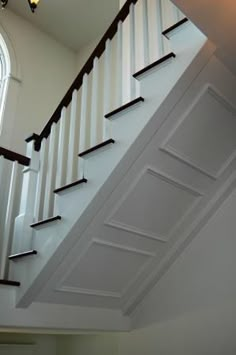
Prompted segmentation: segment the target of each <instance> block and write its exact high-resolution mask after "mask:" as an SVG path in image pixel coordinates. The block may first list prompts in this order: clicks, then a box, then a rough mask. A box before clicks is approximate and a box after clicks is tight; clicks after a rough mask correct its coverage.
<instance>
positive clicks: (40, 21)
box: [8, 0, 119, 51]
mask: <svg viewBox="0 0 236 355" xmlns="http://www.w3.org/2000/svg"><path fill="white" fill-rule="evenodd" d="M8 7H9V8H10V9H11V10H13V11H14V12H15V13H17V14H18V15H20V16H22V17H24V18H25V19H27V20H29V21H30V22H31V23H32V24H34V25H35V26H37V27H39V28H40V29H41V30H43V31H44V32H46V33H48V34H49V35H51V36H52V37H54V38H56V39H57V40H59V41H60V42H62V43H64V44H65V45H66V46H68V47H70V48H72V49H74V50H76V51H77V50H78V49H79V48H81V47H82V46H84V45H85V44H87V43H89V42H90V41H91V40H93V39H95V38H97V37H98V36H99V35H100V34H102V33H103V32H105V30H106V29H107V27H108V26H109V25H110V23H111V22H112V20H113V18H114V17H115V16H116V14H117V12H118V10H119V0H66V1H65V0H41V1H40V4H39V7H38V9H37V11H36V12H35V14H32V13H31V11H30V9H29V6H28V1H27V0H10V1H9V4H8Z"/></svg>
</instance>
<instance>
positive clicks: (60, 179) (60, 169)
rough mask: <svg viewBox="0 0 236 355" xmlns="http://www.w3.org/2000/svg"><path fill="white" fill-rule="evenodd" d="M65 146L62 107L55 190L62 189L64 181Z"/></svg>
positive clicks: (64, 122)
mask: <svg viewBox="0 0 236 355" xmlns="http://www.w3.org/2000/svg"><path fill="white" fill-rule="evenodd" d="M65 146H66V108H65V107H63V109H62V111H61V118H60V121H59V139H58V154H57V171H56V188H59V187H62V186H63V185H64V183H65V181H66V178H65V177H66V164H65Z"/></svg>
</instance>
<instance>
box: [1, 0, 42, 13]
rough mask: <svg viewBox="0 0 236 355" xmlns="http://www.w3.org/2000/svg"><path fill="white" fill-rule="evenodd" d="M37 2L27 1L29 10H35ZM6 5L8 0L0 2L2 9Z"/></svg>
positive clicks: (36, 0)
mask: <svg viewBox="0 0 236 355" xmlns="http://www.w3.org/2000/svg"><path fill="white" fill-rule="evenodd" d="M39 1H40V0H28V3H29V6H30V9H31V11H32V12H34V11H35V10H36V8H37V5H38V3H39ZM7 3H8V0H1V5H2V8H3V9H4V8H5V7H6V5H7Z"/></svg>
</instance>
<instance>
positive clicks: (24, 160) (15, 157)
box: [0, 147, 30, 166]
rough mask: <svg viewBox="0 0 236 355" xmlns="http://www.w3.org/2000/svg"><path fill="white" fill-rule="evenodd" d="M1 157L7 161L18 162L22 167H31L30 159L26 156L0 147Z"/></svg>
mask: <svg viewBox="0 0 236 355" xmlns="http://www.w3.org/2000/svg"><path fill="white" fill-rule="evenodd" d="M1 155H2V156H3V157H4V158H5V159H7V160H11V161H17V162H18V163H19V164H21V165H24V166H29V165H30V158H28V157H26V156H24V155H21V154H18V153H15V152H13V151H11V150H8V149H6V148H3V147H0V156H1Z"/></svg>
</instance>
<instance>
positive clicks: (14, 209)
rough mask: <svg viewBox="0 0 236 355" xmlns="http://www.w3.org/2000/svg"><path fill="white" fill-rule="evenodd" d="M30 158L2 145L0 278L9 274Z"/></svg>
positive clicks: (0, 155) (0, 160)
mask: <svg viewBox="0 0 236 355" xmlns="http://www.w3.org/2000/svg"><path fill="white" fill-rule="evenodd" d="M29 163H30V160H29V159H28V158H26V157H24V156H21V155H19V154H16V153H14V152H11V151H9V150H7V149H4V148H1V147H0V279H6V278H7V275H8V256H9V254H10V253H11V247H12V239H13V233H14V221H15V218H16V216H17V215H18V214H19V207H20V197H21V188H22V169H23V166H28V165H29Z"/></svg>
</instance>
